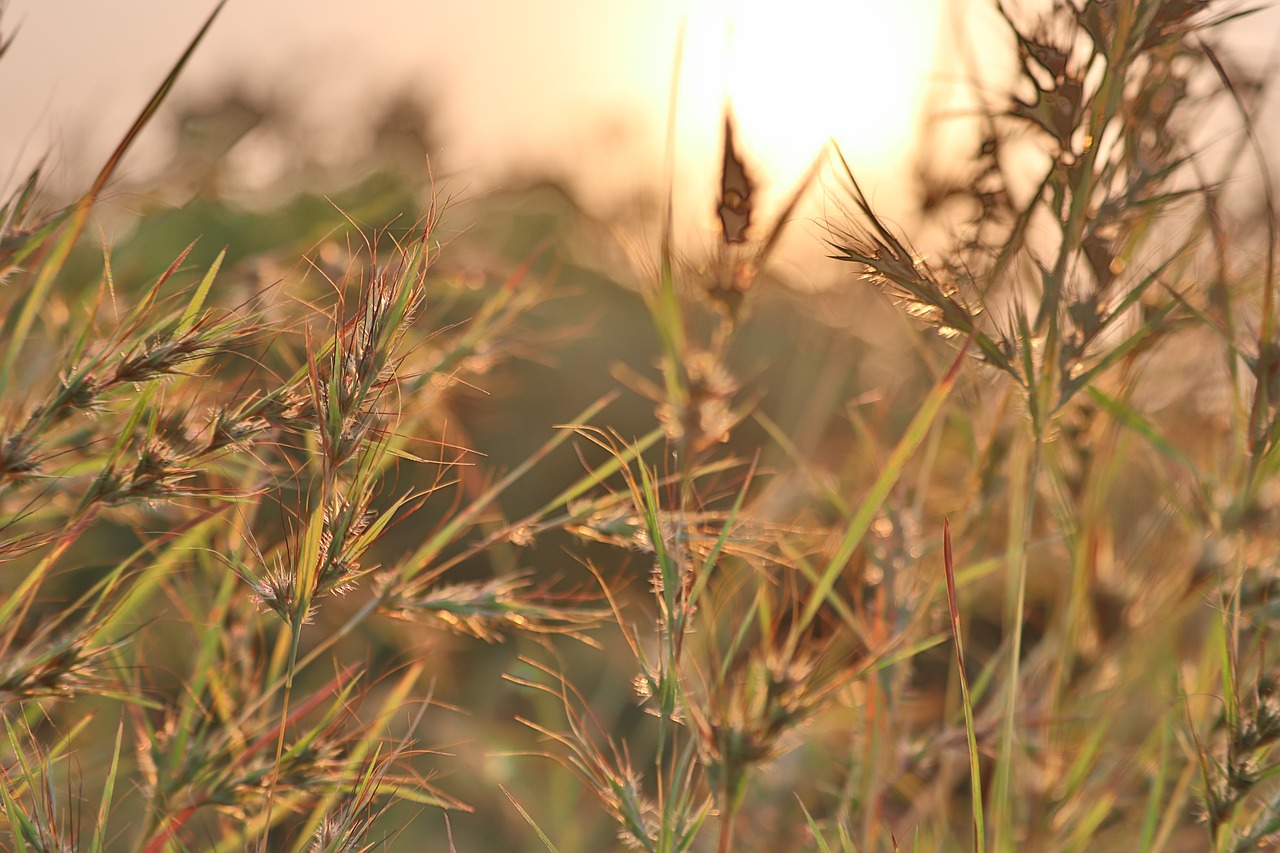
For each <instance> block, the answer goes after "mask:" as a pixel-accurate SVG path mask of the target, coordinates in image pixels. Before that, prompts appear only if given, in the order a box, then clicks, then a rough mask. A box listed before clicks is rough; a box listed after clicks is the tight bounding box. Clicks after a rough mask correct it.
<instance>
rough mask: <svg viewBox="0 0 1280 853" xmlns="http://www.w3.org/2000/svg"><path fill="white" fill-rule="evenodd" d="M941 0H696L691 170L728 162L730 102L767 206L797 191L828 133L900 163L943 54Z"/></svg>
mask: <svg viewBox="0 0 1280 853" xmlns="http://www.w3.org/2000/svg"><path fill="white" fill-rule="evenodd" d="M938 5H939V2H938V0H901V2H898V3H877V2H870V0H844V2H840V0H791V2H789V3H785V4H783V3H777V2H765V0H693V2H691V3H690V6H689V9H688V13H687V17H686V19H685V20H686V23H685V44H684V56H683V62H682V66H681V69H680V80H679V111H678V116H677V129H678V135H677V148H678V153H677V161H678V163H679V164H680V166H679V169H680V170H684V169H688V168H691V167H692V166H693V162H694V161H695V160H696V161H700V162H701V163H702V164H706V163H712V164H718V160H717V159H716V152H718V151H719V146H720V144H721V143H720V123H719V115H720V110H721V109H722V106H723V104H724V103H725V102H726V100H727V101H728V102H730V103H731V105H732V109H733V112H734V115H735V118H736V122H737V128H738V132H739V134H738V135H739V137H740V140H739V142H740V146H741V148H742V149H743V153H744V155H745V158H746V160H747V162H748V167H749V168H750V167H751V166H754V167H755V177H756V178H757V180H758V182H759V183H760V184H761V191H762V195H763V196H764V198H765V204H766V205H768V204H770V203H774V204H776V203H778V201H779V200H780V199H781V198H783V197H785V196H786V195H787V194H789V193H790V191H791V188H792V186H793V185H794V184H795V183H796V182H797V181H799V180H800V179H801V177H802V176H803V174H804V173H805V171H806V170H807V169H808V167H809V165H810V163H812V161H813V159H814V157H815V156H817V155H818V153H819V152H820V151H821V149H822V146H823V144H824V143H825V142H826V141H828V140H835V141H836V142H837V143H838V144H839V145H840V147H841V149H842V151H843V152H844V153H845V156H846V157H847V158H849V160H850V162H851V163H853V164H854V165H855V166H857V167H865V168H867V169H870V170H871V171H872V172H875V173H880V174H883V173H885V172H888V171H892V170H894V169H896V168H900V167H901V166H902V165H903V164H904V162H905V160H906V158H907V156H908V155H909V152H910V149H911V147H912V145H913V144H914V141H915V136H916V133H917V130H918V125H919V122H920V109H921V103H922V100H923V98H924V96H925V84H926V82H927V78H928V75H929V73H930V70H931V68H932V66H933V62H934V59H935V45H936V43H937V35H938V33H937V30H938ZM702 171H703V169H702V168H697V172H699V173H701V172H702ZM704 186H705V184H704Z"/></svg>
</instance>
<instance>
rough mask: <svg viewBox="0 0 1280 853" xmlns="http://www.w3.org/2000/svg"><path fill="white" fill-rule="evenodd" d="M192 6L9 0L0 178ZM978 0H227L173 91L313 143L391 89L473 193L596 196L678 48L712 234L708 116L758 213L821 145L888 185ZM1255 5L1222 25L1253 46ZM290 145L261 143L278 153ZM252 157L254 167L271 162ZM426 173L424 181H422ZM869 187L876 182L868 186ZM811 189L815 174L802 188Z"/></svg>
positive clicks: (697, 195)
mask: <svg viewBox="0 0 1280 853" xmlns="http://www.w3.org/2000/svg"><path fill="white" fill-rule="evenodd" d="M212 7H213V2H212V0H181V2H175V0H92V2H91V0H10V3H9V4H8V6H7V8H6V10H5V15H4V18H3V24H4V27H3V28H4V30H5V31H8V32H10V33H12V32H13V31H14V30H15V29H16V31H17V32H16V39H15V41H14V43H13V45H12V47H11V49H10V51H9V53H8V54H7V55H6V56H5V57H4V58H3V60H2V61H0V92H3V93H4V95H3V103H4V104H5V108H4V109H5V117H6V121H5V123H4V124H3V125H0V190H3V189H4V188H5V187H11V186H13V185H14V182H16V181H19V180H21V179H22V178H23V177H25V175H26V172H27V171H28V170H29V169H30V168H31V166H32V165H34V163H35V162H37V161H38V160H39V158H40V157H42V156H44V155H46V154H48V155H49V156H50V158H51V161H52V164H53V167H54V170H56V171H58V172H59V174H60V176H61V177H62V179H63V180H64V181H66V182H69V183H70V185H71V186H70V187H68V188H67V189H76V188H78V187H79V186H83V185H84V184H86V183H87V182H88V181H89V180H90V179H91V177H92V174H93V173H94V171H96V168H97V166H98V165H99V164H100V163H101V162H102V160H103V159H104V158H105V156H106V154H107V153H108V152H109V151H110V150H111V148H112V147H113V146H114V145H115V143H116V142H117V140H118V139H119V137H120V136H121V134H122V133H123V132H124V130H125V129H126V128H127V127H128V125H129V123H130V122H131V120H132V118H133V116H134V115H135V114H136V112H137V111H138V109H139V108H140V107H141V106H142V104H144V103H145V102H146V99H147V97H148V96H149V94H150V92H151V91H152V90H153V89H154V87H155V85H156V84H157V83H158V81H159V80H161V79H162V78H163V76H164V74H165V73H166V71H167V70H168V68H169V67H170V65H171V64H172V63H173V61H174V60H175V58H176V57H177V56H178V55H179V54H180V53H181V51H182V49H183V47H184V46H185V43H186V41H187V40H188V39H189V38H190V37H191V35H193V34H194V33H195V32H196V30H197V29H198V28H199V26H200V24H201V23H202V21H203V19H204V18H205V16H206V15H207V14H208V13H209V11H210V10H211V9H212ZM989 7H990V4H989V3H987V2H984V0H896V2H882V0H788V2H777V0H607V2H602V1H601V0H537V2H532V0H530V2H524V0H465V2H460V0H454V2H443V0H366V1H365V2H362V3H359V4H356V3H351V2H349V0H230V1H229V2H228V3H227V5H226V7H225V9H224V11H223V13H222V15H221V16H220V17H219V19H218V20H217V22H216V23H215V24H214V27H213V29H212V31H211V32H210V35H209V37H208V39H207V40H206V42H205V43H204V44H202V45H201V47H200V49H199V52H198V53H197V54H196V57H195V59H194V61H193V63H192V65H191V66H190V68H189V71H188V73H187V74H186V75H185V76H184V77H183V79H182V80H181V81H180V82H179V86H178V89H177V90H176V92H175V93H174V97H175V98H176V99H178V100H182V99H188V100H191V99H195V100H198V99H199V98H201V97H209V96H211V93H212V92H215V91H217V90H218V88H219V87H220V86H222V85H224V84H225V81H227V80H228V79H234V80H236V81H238V82H240V83H241V84H242V85H246V86H249V87H251V88H253V87H261V89H262V90H263V91H274V92H283V93H286V97H287V99H288V101H289V103H290V106H291V108H292V109H293V110H294V111H295V113H296V118H297V120H298V121H299V122H300V123H301V125H302V126H303V128H304V134H303V137H304V138H305V139H306V140H307V142H306V144H307V145H308V146H309V147H310V148H311V149H312V152H313V153H315V154H316V155H317V156H319V157H320V158H321V159H324V158H332V159H333V160H334V161H338V160H341V159H342V158H343V157H344V156H351V152H352V151H359V150H360V146H361V145H362V144H364V143H365V142H367V138H366V134H367V128H366V125H365V122H366V119H367V118H368V117H369V116H371V115H373V114H375V113H376V111H377V109H378V107H379V106H380V105H381V104H382V103H383V102H385V101H386V100H387V99H388V98H390V97H393V96H394V95H397V94H399V93H401V92H403V91H406V90H407V91H411V92H415V93H421V96H422V98H423V100H424V102H427V103H430V104H431V109H432V114H433V120H434V121H435V123H436V129H437V131H438V133H439V140H440V146H441V150H440V151H439V152H433V156H434V158H435V161H434V163H433V166H434V167H435V168H436V169H437V170H438V171H439V170H442V171H443V172H444V173H445V174H447V175H448V176H449V177H450V180H451V181H457V182H461V183H462V184H464V185H466V186H468V187H470V188H472V189H473V190H475V191H477V192H485V191H488V190H491V189H495V188H497V189H500V188H501V187H502V186H503V185H504V184H507V183H514V182H515V181H517V180H518V179H519V177H520V176H527V175H529V174H532V173H545V174H548V175H551V176H554V177H556V178H558V179H560V180H562V181H563V182H565V183H566V184H568V185H569V186H571V187H572V188H573V189H574V191H575V193H576V195H577V196H578V197H579V199H580V200H581V201H582V202H584V204H585V205H586V206H587V207H588V208H589V209H593V210H595V211H597V212H599V211H606V212H607V211H614V212H616V211H617V210H618V209H619V208H625V205H626V204H627V203H628V200H629V199H632V198H634V197H635V196H636V195H637V194H638V193H641V192H643V191H646V190H647V191H653V190H655V189H659V188H661V187H662V186H663V185H664V182H665V177H664V168H663V164H664V159H663V158H664V151H666V148H667V146H666V142H665V140H666V134H667V128H668V126H669V112H670V105H671V103H672V95H671V92H672V78H673V69H674V68H675V67H676V57H677V52H678V51H679V55H680V63H679V68H680V71H679V76H678V85H677V87H676V101H675V102H676V104H677V110H676V113H675V152H676V174H677V180H676V182H675V185H676V186H677V187H678V188H679V192H680V193H681V194H683V196H684V197H683V198H682V197H680V196H679V195H678V197H677V204H678V206H681V207H682V208H683V209H687V210H697V211H699V213H698V215H697V216H694V217H693V224H694V225H695V226H696V227H697V228H700V229H707V230H710V229H711V227H712V224H713V223H712V217H713V214H712V211H713V206H712V205H710V204H708V203H707V199H708V198H710V197H711V195H712V194H713V192H714V181H715V173H716V169H717V168H718V166H719V159H718V158H719V145H720V132H721V109H722V106H723V104H724V103H725V102H726V100H728V101H730V102H732V105H733V109H734V112H735V114H736V116H737V123H738V135H739V147H740V148H741V149H742V153H743V154H744V156H745V159H746V161H747V164H748V166H749V167H752V170H753V172H754V174H755V176H756V177H757V178H759V179H760V180H761V183H762V184H763V186H762V188H761V196H762V198H761V201H762V204H763V206H764V207H765V208H766V209H767V208H768V206H769V205H770V204H771V203H772V204H774V205H775V206H776V205H777V204H779V203H780V201H781V199H783V198H784V197H785V196H786V195H788V194H789V192H790V189H791V187H792V186H793V185H794V184H795V183H796V182H797V181H798V180H799V179H800V177H801V175H802V174H803V173H804V172H805V171H806V169H807V167H808V165H809V163H810V162H811V161H812V159H813V158H814V157H815V156H816V155H817V154H818V152H819V150H820V149H821V147H822V145H823V144H824V142H825V141H826V140H828V139H834V140H836V141H837V142H838V143H839V145H840V146H841V149H842V150H843V152H844V153H845V155H846V156H847V157H848V159H849V160H850V161H851V163H852V164H853V165H854V167H855V169H856V170H858V172H859V174H860V175H861V176H862V178H863V183H864V185H866V186H868V187H869V188H870V189H871V191H872V193H873V200H874V199H875V198H876V197H877V195H881V194H883V196H885V197H890V196H892V195H893V186H894V184H895V182H901V180H902V177H901V174H900V173H901V170H902V169H903V168H904V167H905V165H906V163H907V162H908V161H909V160H910V158H911V157H912V155H913V153H914V146H915V145H916V144H917V142H916V140H917V136H918V132H919V129H920V127H921V125H922V122H923V121H924V117H925V115H926V110H927V108H926V104H929V103H936V102H937V98H938V95H939V93H940V92H945V91H947V90H948V88H950V90H952V91H955V90H957V89H959V88H962V87H963V84H962V83H961V81H960V80H959V79H958V78H959V74H958V72H956V71H955V70H951V71H948V70H947V69H948V68H952V69H954V68H955V67H956V66H955V63H954V62H950V63H948V60H947V59H946V56H947V55H948V54H950V55H952V56H954V55H955V50H956V46H957V45H958V44H961V43H967V44H976V45H977V48H976V49H975V52H974V54H973V55H974V56H975V57H976V59H977V61H978V63H979V64H980V65H981V67H982V71H983V73H985V74H988V75H989V79H991V80H998V79H999V78H1000V75H1001V74H1002V73H1007V69H1008V67H1009V66H1008V62H1007V60H1006V59H1004V57H1005V56H1006V51H1005V50H1004V49H1003V48H1002V47H1001V44H1000V42H999V41H998V40H993V38H992V36H991V35H990V33H991V32H994V31H995V29H996V27H995V23H994V16H993V14H992V13H991V11H990V8H989ZM1278 32H1280V15H1277V10H1276V9H1271V10H1268V12H1267V13H1266V14H1265V15H1263V16H1259V17H1256V18H1254V19H1252V21H1251V22H1250V24H1249V25H1247V26H1243V27H1237V28H1235V30H1234V31H1233V33H1232V38H1233V39H1234V42H1233V46H1236V47H1238V48H1239V49H1240V50H1243V51H1245V52H1247V53H1250V54H1252V55H1255V56H1256V55H1259V54H1274V52H1275V47H1276V42H1277V33H1278ZM166 138H167V137H166V135H165V134H163V133H155V132H153V133H151V134H148V135H145V136H144V138H143V139H141V140H140V142H139V145H138V146H137V149H136V150H135V152H134V154H133V155H132V156H131V157H130V158H129V160H127V161H126V163H125V165H124V173H125V174H126V176H133V177H134V178H135V179H138V178H145V177H146V176H147V175H148V174H152V173H156V172H158V171H160V170H161V169H162V167H163V164H164V163H165V162H167V161H168V158H169V157H170V155H171V154H172V153H173V152H171V151H168V150H166V149H165V144H166ZM290 153H292V152H284V153H283V154H282V153H281V152H277V160H279V158H280V157H281V156H288V155H289V154H290ZM269 162H270V161H269V159H264V160H260V162H259V168H258V174H257V176H256V179H257V180H260V181H269V180H270V178H271V169H270V168H268V167H263V166H262V163H269ZM425 172H426V169H425V166H424V177H425ZM882 184H883V188H882V186H881V185H882ZM815 197H816V201H815V204H816V205H818V206H821V205H822V204H823V201H822V192H821V188H819V191H818V192H817V193H815Z"/></svg>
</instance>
